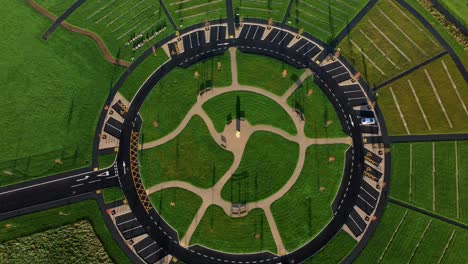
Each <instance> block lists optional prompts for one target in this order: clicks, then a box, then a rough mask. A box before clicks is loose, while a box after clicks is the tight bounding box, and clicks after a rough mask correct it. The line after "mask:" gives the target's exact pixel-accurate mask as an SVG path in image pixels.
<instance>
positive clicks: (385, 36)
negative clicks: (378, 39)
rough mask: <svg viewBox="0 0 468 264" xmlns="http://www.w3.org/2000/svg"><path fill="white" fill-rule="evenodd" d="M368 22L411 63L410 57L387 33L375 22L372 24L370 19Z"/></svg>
mask: <svg viewBox="0 0 468 264" xmlns="http://www.w3.org/2000/svg"><path fill="white" fill-rule="evenodd" d="M368 21H369V23H370V24H371V26H372V27H373V28H375V29H376V30H377V31H378V32H379V33H380V35H382V37H384V38H385V39H386V40H387V41H388V42H389V43H390V44H391V45H392V46H393V47H394V48H395V49H396V50H397V51H398V52H400V54H401V55H403V57H405V59H406V60H408V62H410V61H411V59H410V58H409V57H408V55H406V54H405V53H404V52H403V51H402V50H401V49H400V48H399V47H398V46H397V45H396V44H395V43H394V42H393V41H392V40H391V39H390V38H389V37H388V36H387V35H385V33H384V32H383V31H382V30H381V29H380V28H379V27H377V25H376V24H374V22H372V20H370V19H368Z"/></svg>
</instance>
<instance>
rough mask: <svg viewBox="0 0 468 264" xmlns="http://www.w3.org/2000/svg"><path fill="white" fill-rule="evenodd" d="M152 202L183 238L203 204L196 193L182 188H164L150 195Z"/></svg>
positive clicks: (180, 237)
mask: <svg viewBox="0 0 468 264" xmlns="http://www.w3.org/2000/svg"><path fill="white" fill-rule="evenodd" d="M150 199H151V203H152V204H153V206H154V207H155V208H156V210H157V211H158V213H159V214H160V215H161V216H162V217H163V218H164V220H166V222H167V223H168V224H169V225H170V226H171V227H172V228H174V229H175V230H176V231H177V233H178V234H179V240H181V239H182V238H183V237H184V235H185V232H187V229H188V228H189V226H190V224H191V223H192V220H193V219H194V217H195V215H196V214H197V211H198V209H199V208H200V206H201V204H202V199H201V198H200V197H198V196H197V195H196V194H194V193H191V192H189V191H187V190H184V189H180V188H170V189H164V190H161V191H159V192H156V193H153V194H151V195H150Z"/></svg>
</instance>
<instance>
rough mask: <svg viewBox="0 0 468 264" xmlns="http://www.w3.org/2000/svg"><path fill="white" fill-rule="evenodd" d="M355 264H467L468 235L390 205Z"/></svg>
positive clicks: (445, 224) (457, 229)
mask: <svg viewBox="0 0 468 264" xmlns="http://www.w3.org/2000/svg"><path fill="white" fill-rule="evenodd" d="M380 221H381V222H380V223H379V227H378V228H377V229H376V231H375V233H374V234H373V235H372V237H371V239H370V240H369V243H368V244H367V246H366V248H365V249H364V250H363V251H362V253H361V254H360V255H359V256H358V258H357V259H356V261H355V263H376V262H379V263H406V262H411V263H466V262H467V261H468V255H467V254H466V245H467V243H468V232H467V231H466V230H464V229H461V228H459V227H455V226H453V225H451V224H448V223H445V222H442V221H440V220H436V219H434V218H430V217H428V216H426V215H423V214H419V213H417V212H414V211H411V210H407V209H405V208H403V207H400V206H398V205H395V204H389V205H388V206H387V208H386V210H385V212H384V215H383V217H382V219H381V220H380Z"/></svg>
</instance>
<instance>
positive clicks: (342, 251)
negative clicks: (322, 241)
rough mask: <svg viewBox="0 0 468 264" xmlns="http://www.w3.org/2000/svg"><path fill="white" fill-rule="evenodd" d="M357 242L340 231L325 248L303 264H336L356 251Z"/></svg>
mask: <svg viewBox="0 0 468 264" xmlns="http://www.w3.org/2000/svg"><path fill="white" fill-rule="evenodd" d="M356 244H357V242H356V240H354V239H353V238H352V237H351V236H350V235H348V234H347V233H346V232H344V231H340V232H339V233H338V234H337V235H336V236H335V237H333V239H332V240H330V241H329V242H328V244H326V245H325V247H324V248H323V249H322V250H320V251H319V252H318V253H317V254H315V255H314V256H313V257H311V258H310V259H308V260H306V261H304V262H302V264H314V263H321V264H336V263H341V261H342V260H343V259H344V258H345V257H346V256H347V255H348V254H349V253H350V252H351V250H353V249H354V247H355V246H356Z"/></svg>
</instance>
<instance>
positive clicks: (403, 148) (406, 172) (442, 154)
mask: <svg viewBox="0 0 468 264" xmlns="http://www.w3.org/2000/svg"><path fill="white" fill-rule="evenodd" d="M411 146H412V150H413V154H412V157H413V161H412V164H413V167H412V175H411V177H410V148H411ZM434 147H435V164H433V163H432V143H404V144H395V145H393V147H392V188H391V193H390V195H391V196H392V197H394V198H396V199H399V200H401V201H405V202H409V203H412V204H414V205H415V206H418V207H420V208H423V209H425V210H428V211H433V207H432V201H433V191H434V193H435V204H434V206H435V211H434V212H435V213H437V214H440V215H442V216H444V217H448V218H451V219H454V220H457V221H461V222H462V221H464V222H466V215H467V213H466V212H465V211H464V210H463V209H464V208H466V206H464V203H465V201H466V199H467V197H466V195H465V196H463V192H464V191H466V187H465V186H464V185H463V184H464V183H465V182H466V181H467V180H466V179H468V175H467V173H466V168H467V167H468V166H467V165H465V163H462V162H463V161H464V159H465V158H463V156H464V154H463V153H465V151H466V150H467V149H468V144H467V143H466V142H457V150H458V151H457V153H458V155H457V156H458V164H459V165H458V166H459V167H458V168H459V172H460V173H459V176H458V179H459V182H460V183H459V189H458V193H459V195H461V196H460V208H459V214H460V218H458V217H457V203H456V199H457V197H456V195H457V188H456V186H457V185H456V181H457V177H456V154H455V142H453V141H447V142H436V143H435V145H434ZM433 165H435V173H434V186H435V189H434V188H433V178H432V167H433ZM410 184H411V190H410Z"/></svg>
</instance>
